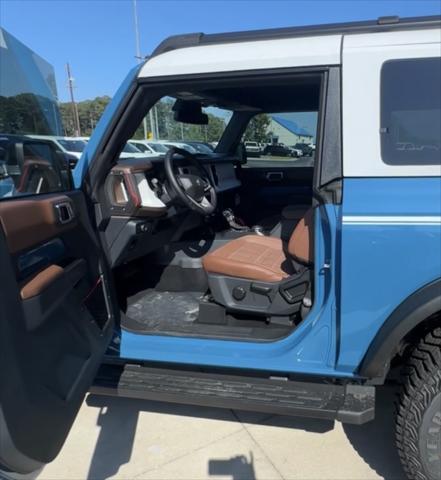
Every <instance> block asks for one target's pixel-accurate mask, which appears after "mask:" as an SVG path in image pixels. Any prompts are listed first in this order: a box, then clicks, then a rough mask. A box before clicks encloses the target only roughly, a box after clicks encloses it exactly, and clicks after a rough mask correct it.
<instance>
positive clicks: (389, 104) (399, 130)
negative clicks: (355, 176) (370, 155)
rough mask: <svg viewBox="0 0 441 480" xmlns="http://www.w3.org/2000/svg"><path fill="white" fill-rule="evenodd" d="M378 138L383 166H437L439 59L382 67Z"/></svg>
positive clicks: (440, 158) (440, 144)
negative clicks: (385, 164)
mask: <svg viewBox="0 0 441 480" xmlns="http://www.w3.org/2000/svg"><path fill="white" fill-rule="evenodd" d="M380 135H381V155H382V159H383V161H384V162H385V163H388V164H391V165H437V164H440V163H441V59H440V58H418V59H410V60H392V61H389V62H386V63H385V64H384V65H383V68H382V70H381V129H380Z"/></svg>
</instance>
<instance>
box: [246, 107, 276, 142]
mask: <svg viewBox="0 0 441 480" xmlns="http://www.w3.org/2000/svg"><path fill="white" fill-rule="evenodd" d="M270 124H271V117H270V116H269V115H267V114H266V113H259V114H258V115H255V116H254V117H253V118H252V119H251V120H250V123H249V124H248V126H247V129H246V130H245V134H244V140H250V141H252V142H260V143H263V142H267V141H268V140H269V133H268V127H269V126H270Z"/></svg>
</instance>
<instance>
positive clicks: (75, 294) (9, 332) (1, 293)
mask: <svg viewBox="0 0 441 480" xmlns="http://www.w3.org/2000/svg"><path fill="white" fill-rule="evenodd" d="M8 140H9V141H8V142H6V143H7V145H6V146H5V145H3V147H4V148H3V153H5V152H6V156H5V160H4V162H3V169H2V174H1V175H0V470H6V471H8V470H9V471H13V472H18V473H27V472H31V471H33V470H36V469H38V468H40V467H41V466H42V465H43V464H45V463H48V462H50V461H52V460H53V459H54V458H55V457H56V455H57V454H58V452H59V451H60V449H61V447H62V445H63V443H64V441H65V439H66V437H67V435H68V433H69V430H70V428H71V426H72V423H73V422H74V420H75V417H76V415H77V412H78V410H79V408H80V406H81V403H82V401H83V399H84V396H85V394H86V392H87V390H88V388H89V386H90V384H91V383H92V381H93V378H94V376H95V373H96V371H97V369H98V367H99V365H100V363H101V359H102V356H103V354H104V352H105V351H106V348H107V345H108V343H109V341H110V339H111V336H112V331H113V323H114V317H113V314H112V310H113V307H112V297H111V296H110V295H109V287H108V283H107V280H106V279H107V275H106V270H105V269H106V266H105V263H104V261H103V260H102V255H101V252H100V246H99V243H98V240H97V235H96V232H95V231H94V229H93V227H92V223H91V221H90V217H89V211H88V208H87V205H86V202H85V198H84V195H83V193H82V192H81V191H74V190H72V186H71V182H70V176H69V174H68V172H67V171H66V164H65V163H64V159H63V160H61V161H60V154H59V152H57V151H56V148H55V147H54V146H53V144H50V143H44V142H40V141H38V142H36V141H31V140H30V139H20V138H18V139H17V138H15V139H13V138H12V139H11V138H9V139H8ZM1 187H3V190H1ZM1 192H3V194H1Z"/></svg>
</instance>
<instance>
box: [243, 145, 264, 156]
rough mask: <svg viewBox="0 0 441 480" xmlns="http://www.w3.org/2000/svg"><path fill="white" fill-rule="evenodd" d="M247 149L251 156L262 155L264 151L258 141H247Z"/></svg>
mask: <svg viewBox="0 0 441 480" xmlns="http://www.w3.org/2000/svg"><path fill="white" fill-rule="evenodd" d="M244 145H245V150H246V152H247V155H248V156H249V157H260V155H261V153H262V149H261V147H260V144H259V143H257V142H250V141H248V142H245V143H244Z"/></svg>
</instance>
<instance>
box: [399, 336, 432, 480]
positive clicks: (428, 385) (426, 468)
mask: <svg viewBox="0 0 441 480" xmlns="http://www.w3.org/2000/svg"><path fill="white" fill-rule="evenodd" d="M396 440H397V447H398V453H399V456H400V459H401V463H402V465H403V468H404V471H405V473H406V475H407V476H408V478H409V479H411V480H440V479H441V328H440V327H437V328H435V329H433V330H432V331H431V332H429V333H428V334H427V335H426V336H425V337H424V338H423V339H421V340H420V342H419V343H418V344H417V345H416V346H415V347H414V349H413V350H412V352H411V355H410V357H409V360H408V362H407V365H406V367H405V369H404V384H403V388H402V391H401V396H400V401H399V405H398V412H397V426H396Z"/></svg>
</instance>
